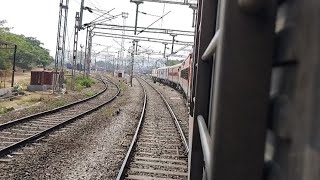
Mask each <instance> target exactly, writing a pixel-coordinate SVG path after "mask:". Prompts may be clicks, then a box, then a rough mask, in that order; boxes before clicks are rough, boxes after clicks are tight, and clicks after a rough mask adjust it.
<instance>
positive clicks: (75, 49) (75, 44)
mask: <svg viewBox="0 0 320 180" xmlns="http://www.w3.org/2000/svg"><path fill="white" fill-rule="evenodd" d="M83 9H84V0H81V5H80V13H79V12H76V18H75V26H74V41H73V55H72V59H73V61H72V82H71V89H72V90H74V88H75V76H76V66H77V55H78V39H79V31H80V30H81V27H82V19H83Z"/></svg>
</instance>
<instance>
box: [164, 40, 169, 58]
mask: <svg viewBox="0 0 320 180" xmlns="http://www.w3.org/2000/svg"><path fill="white" fill-rule="evenodd" d="M163 44H164V50H163V58H166V50H167V45H168V43H163Z"/></svg>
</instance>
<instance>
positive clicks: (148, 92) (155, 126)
mask: <svg viewBox="0 0 320 180" xmlns="http://www.w3.org/2000/svg"><path fill="white" fill-rule="evenodd" d="M139 82H140V84H141V85H142V88H143V89H144V92H145V96H144V106H143V109H142V113H141V117H140V121H139V124H138V127H137V130H136V132H135V135H134V138H133V140H132V143H131V145H130V148H129V150H128V153H127V155H126V157H125V160H124V162H123V164H122V167H121V169H120V171H119V174H118V176H117V179H118V180H120V179H187V171H188V168H187V156H186V152H187V151H188V145H187V142H186V138H185V136H184V134H183V132H182V130H181V127H180V125H179V123H178V121H177V119H176V116H175V114H174V112H173V111H172V109H171V107H170V106H169V104H168V103H167V102H166V100H165V99H164V97H163V96H162V94H161V93H160V92H159V91H157V90H156V89H154V87H153V86H151V85H150V84H149V83H148V82H146V81H144V80H139ZM147 102H148V103H147Z"/></svg>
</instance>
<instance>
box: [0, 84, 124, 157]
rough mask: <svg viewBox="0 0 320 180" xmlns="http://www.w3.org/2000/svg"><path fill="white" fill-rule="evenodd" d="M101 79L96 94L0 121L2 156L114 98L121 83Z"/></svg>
mask: <svg viewBox="0 0 320 180" xmlns="http://www.w3.org/2000/svg"><path fill="white" fill-rule="evenodd" d="M101 82H103V83H104V84H105V88H104V89H103V90H102V91H100V92H99V93H97V94H96V95H94V96H91V97H89V98H86V99H83V100H79V101H76V102H74V103H70V104H68V105H65V106H62V107H59V108H55V109H53V110H49V111H45V112H41V113H37V114H34V115H31V116H27V117H23V118H20V119H16V120H14V121H10V122H7V123H4V124H0V157H2V156H4V155H6V154H9V153H10V152H12V151H14V150H16V149H18V148H19V147H22V146H24V145H26V144H28V143H30V142H33V141H34V140H36V139H38V138H40V137H42V136H44V135H46V134H48V133H50V132H52V131H55V130H57V129H59V128H61V127H64V126H65V125H67V124H69V123H72V122H73V121H75V120H77V119H79V118H80V117H82V116H85V115H87V114H89V113H91V112H93V111H95V110H98V109H99V108H100V107H102V106H104V105H105V104H108V103H110V102H111V101H113V100H114V99H115V98H116V97H117V96H118V94H119V93H120V89H119V87H118V86H117V85H116V84H115V83H113V82H112V81H110V80H109V79H107V78H104V79H101ZM107 89H108V92H107ZM111 92H114V93H111Z"/></svg>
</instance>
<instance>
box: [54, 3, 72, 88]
mask: <svg viewBox="0 0 320 180" xmlns="http://www.w3.org/2000/svg"><path fill="white" fill-rule="evenodd" d="M68 9H69V0H60V9H59V21H58V33H57V46H56V55H55V59H54V76H53V84H52V92H53V93H54V92H56V91H60V90H61V87H62V83H63V75H62V74H63V63H64V58H65V41H66V32H67V21H68Z"/></svg>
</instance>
